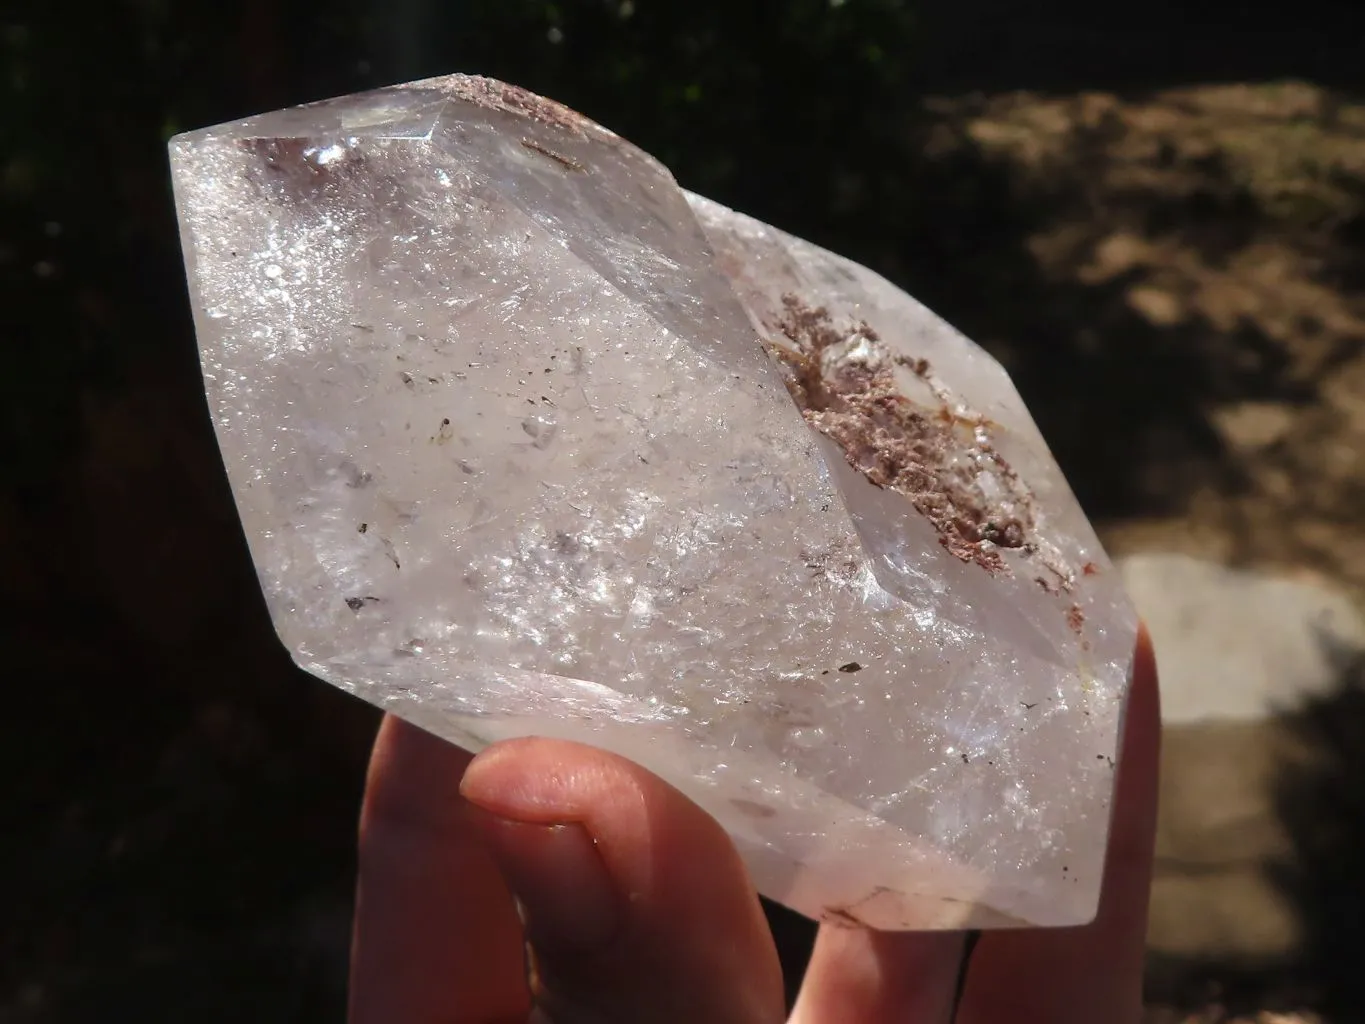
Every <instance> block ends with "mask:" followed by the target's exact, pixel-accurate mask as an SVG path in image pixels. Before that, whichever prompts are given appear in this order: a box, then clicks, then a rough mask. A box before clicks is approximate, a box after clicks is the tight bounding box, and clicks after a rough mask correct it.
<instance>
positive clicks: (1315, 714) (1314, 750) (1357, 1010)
mask: <svg viewBox="0 0 1365 1024" xmlns="http://www.w3.org/2000/svg"><path fill="white" fill-rule="evenodd" d="M1335 653H1337V654H1338V656H1339V661H1340V665H1341V682H1340V686H1339V687H1338V689H1337V691H1336V692H1335V693H1333V694H1331V695H1329V696H1327V697H1324V698H1319V699H1316V700H1313V701H1312V702H1310V703H1308V704H1307V705H1306V706H1305V708H1304V710H1303V712H1302V714H1301V715H1298V716H1296V717H1295V719H1294V721H1293V728H1294V734H1295V737H1296V739H1297V740H1298V741H1299V743H1300V744H1301V754H1300V756H1299V757H1298V758H1296V759H1295V760H1293V761H1291V762H1289V763H1288V764H1287V766H1286V770H1285V772H1284V776H1283V779H1282V782H1281V784H1280V786H1279V791H1278V801H1277V806H1278V808H1279V811H1280V815H1281V817H1282V820H1283V821H1284V824H1285V827H1286V829H1287V830H1288V832H1289V835H1290V837H1291V839H1292V843H1293V847H1292V849H1293V857H1292V860H1290V861H1288V862H1287V863H1283V864H1278V865H1274V866H1272V868H1271V871H1272V877H1273V878H1274V880H1275V882H1276V884H1277V885H1279V886H1280V887H1281V889H1282V890H1283V891H1284V892H1285V893H1286V894H1287V895H1288V897H1289V898H1290V900H1291V901H1292V903H1293V905H1294V906H1295V907H1296V908H1297V910H1298V912H1299V913H1300V914H1301V915H1302V919H1303V925H1304V929H1305V933H1306V936H1307V942H1306V949H1305V954H1306V961H1307V973H1309V974H1310V976H1311V977H1312V979H1313V981H1314V983H1315V984H1316V986H1317V989H1318V996H1319V999H1320V1005H1321V1007H1322V1010H1323V1012H1324V1014H1325V1015H1326V1016H1327V1019H1329V1020H1334V1021H1335V1020H1343V1021H1349V1020H1359V1019H1360V1015H1361V1013H1362V1009H1361V1008H1362V1007H1365V976H1363V975H1362V973H1361V970H1360V954H1361V950H1362V949H1365V876H1363V874H1362V865H1365V654H1362V653H1360V652H1351V651H1341V652H1335Z"/></svg>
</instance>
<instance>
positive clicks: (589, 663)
mask: <svg viewBox="0 0 1365 1024" xmlns="http://www.w3.org/2000/svg"><path fill="white" fill-rule="evenodd" d="M171 157H172V164H173V170H174V182H175V192H176V200H177V205H178V209H179V214H180V221H181V225H182V230H183V240H184V251H185V260H186V266H187V269H188V275H189V281H190V291H191V295H192V299H193V305H194V312H195V322H196V325H197V329H198V337H199V345H200V350H201V356H202V363H203V370H204V379H205V386H206V389H207V392H208V398H209V404H210V408H211V410H212V413H213V417H214V421H215V424H216V428H217V433H218V438H219V442H220V445H221V448H222V453H223V458H224V461H225V463H226V466H227V471H228V476H229V478H230V480H231V483H232V486H233V489H234V492H235V495H236V500H237V505H238V509H239V511H240V514H241V518H242V522H243V525H244V527H245V532H246V536H247V539H248V541H249V543H250V547H251V552H252V556H253V559H254V561H255V564H256V567H257V570H258V573H259V576H260V580H261V584H262V587H263V588H264V591H265V594H266V597H267V599H268V603H269V607H270V610H271V614H272V616H273V619H274V622H275V625H276V628H277V629H278V631H279V635H280V637H281V638H282V640H283V642H284V644H285V645H286V647H287V648H288V650H289V651H290V653H291V654H292V655H293V657H294V658H295V660H296V661H297V662H298V663H299V664H300V665H301V666H303V667H304V668H306V669H307V670H309V671H310V672H312V673H314V674H316V675H317V676H319V677H320V678H322V679H325V680H328V681H329V682H332V683H334V684H336V685H337V686H339V687H341V688H343V689H345V690H346V691H348V692H350V693H354V694H357V695H359V696H361V697H364V698H365V699H367V700H370V701H373V702H374V703H376V704H378V705H380V706H381V707H383V708H385V709H387V710H388V711H391V712H393V713H395V714H398V715H401V716H403V717H405V718H408V719H410V720H412V721H414V722H416V723H418V724H420V725H422V726H424V727H426V728H427V729H430V730H431V731H432V732H435V733H437V734H439V735H441V736H443V737H445V738H447V739H449V740H451V741H452V742H454V743H457V744H460V745H461V746H465V747H468V748H471V749H477V748H479V747H482V746H484V745H486V744H488V743H491V742H494V741H496V740H499V739H503V738H505V737H511V736H522V735H543V736H556V737H564V738H569V739H575V740H582V741H585V742H587V743H591V744H594V745H597V746H600V747H603V748H606V749H609V750H613V751H617V752H619V753H621V754H623V755H625V756H626V757H629V758H631V759H633V760H635V761H637V762H639V763H640V764H642V765H644V766H646V767H648V768H650V769H652V770H654V771H656V772H657V773H659V774H660V775H662V776H663V777H664V778H665V779H667V780H669V781H670V782H672V783H673V784H674V785H676V786H678V787H679V788H680V789H682V790H683V791H684V792H685V793H687V794H688V795H689V796H691V797H692V798H693V799H695V800H696V801H697V802H699V803H700V804H701V805H702V806H703V807H705V808H706V809H707V810H708V811H710V812H711V813H712V814H713V815H715V817H716V818H717V819H719V820H720V821H721V822H722V823H723V824H724V826H725V827H726V828H727V829H728V830H729V832H730V834H731V835H732V836H733V838H734V840H735V842H736V844H737V845H738V846H739V848H740V850H741V851H742V853H743V854H744V856H745V859H746V861H747V863H748V865H749V868H750V870H751V871H752V873H753V876H754V878H755V880H756V882H757V884H758V887H759V889H760V890H761V891H762V892H763V893H765V894H766V895H768V896H770V897H772V898H774V899H776V900H779V901H781V902H782V903H785V904H786V905H788V906H790V907H792V908H794V909H796V910H798V911H801V912H802V913H805V914H808V915H810V916H813V917H816V918H820V919H824V920H827V921H832V922H836V923H845V924H855V923H863V924H868V925H872V926H875V927H880V928H894V929H904V928H978V927H994V926H1008V925H1029V924H1036V925H1069V924H1077V923H1081V922H1084V921H1086V920H1088V919H1089V918H1090V917H1091V916H1093V914H1094V912H1095V908H1096V902H1097V898H1098V893H1099V885H1100V875H1101V865H1102V862H1103V858H1104V850H1105V842H1106V835H1107V831H1108V825H1109V816H1110V806H1111V799H1112V796H1113V788H1114V776H1115V762H1116V760H1117V757H1118V734H1119V725H1120V720H1121V717H1122V711H1123V706H1124V701H1125V696H1126V692H1127V681H1128V672H1129V665H1130V661H1131V655H1132V650H1133V644H1134V637H1135V630H1136V620H1135V617H1134V613H1133V611H1132V609H1131V607H1130V605H1129V603H1128V600H1127V598H1126V596H1125V594H1124V591H1123V589H1122V586H1121V584H1120V581H1119V579H1118V577H1117V574H1115V573H1114V572H1113V570H1112V567H1111V565H1110V562H1109V560H1108V559H1107V558H1106V556H1105V554H1104V552H1103V550H1102V549H1101V547H1100V544H1099V542H1098V541H1097V540H1096V537H1095V534H1094V531H1093V530H1092V528H1091V526H1090V524H1089V522H1088V521H1087V519H1086V517H1085V515H1084V514H1083V513H1082V511H1081V509H1080V508H1079V506H1078V505H1077V503H1076V500H1075V498H1074V497H1073V495H1072V493H1071V491H1070V489H1069V488H1068V486H1067V483H1066V480H1065V479H1064V478H1063V476H1062V474H1061V472H1060V471H1059V470H1058V468H1057V465H1056V463H1055V462H1054V461H1053V459H1052V457H1051V455H1050V454H1049V452H1048V449H1047V446H1046V445H1045V443H1044V442H1043V440H1042V438H1041V437H1040V436H1039V433H1038V431H1037V428H1036V427H1035V426H1034V424H1033V421H1032V420H1031V418H1030V417H1029V414H1028V412H1027V410H1026V409H1025V407H1024V405H1023V403H1022V402H1021V400H1020V398H1019V395H1018V393H1017V391H1016V390H1015V388H1014V386H1013V385H1012V384H1011V382H1010V380H1009V378H1008V376H1007V375H1006V374H1005V372H1004V371H1003V370H1002V369H1001V367H1000V366H999V364H997V363H996V362H995V361H994V360H993V359H992V358H991V357H990V356H988V355H987V354H986V353H985V352H983V351H982V350H981V349H980V348H978V347H977V346H976V345H975V344H973V343H972V342H971V341H969V340H967V339H966V338H964V337H963V336H962V335H961V334H959V333H957V332H956V331H955V330H953V329H952V328H951V327H950V326H948V325H947V324H946V323H944V322H943V321H942V320H941V319H939V318H938V317H936V316H935V315H934V314H932V313H931V312H929V311H928V310H927V309H925V308H924V307H923V306H921V305H919V304H918V303H917V302H915V301H914V300H913V299H912V298H910V297H909V296H908V295H906V294H905V293H904V292H902V291H900V290H898V289H897V288H895V287H894V286H893V285H891V284H890V283H888V282H887V281H885V280H884V279H882V278H880V277H878V276H877V275H876V274H874V273H872V272H871V271H868V270H866V269H864V268H863V267H860V266H858V265H856V264H854V263H851V262H849V261H848V260H845V259H842V258H840V257H838V256H835V255H833V254H832V253H829V252H826V251H824V250H821V249H819V248H816V247H815V246H813V245H810V244H808V243H806V242H803V241H801V240H799V239H796V238H793V237H791V236H790V235H786V234H784V233H782V232H780V231H778V230H776V229H774V228H772V227H768V226H767V225H764V224H761V223H759V222H757V221H754V220H751V219H749V218H747V217H745V216H742V215H740V214H738V213H734V212H732V211H730V210H727V209H725V208H724V207H721V206H719V205H717V204H715V203H712V202H710V201H708V200H705V199H702V198H700V197H697V196H693V195H689V194H687V193H685V192H684V191H682V190H681V189H680V188H679V187H678V185H677V183H676V182H675V181H674V180H673V178H672V177H671V176H670V174H669V173H668V171H667V170H666V169H665V168H663V167H662V166H661V165H660V164H659V163H658V162H657V161H655V160H654V159H652V158H651V157H649V156H648V155H647V154H645V153H643V152H641V151H640V150H639V149H637V148H635V147H634V146H632V145H630V144H629V143H628V142H625V141H624V140H622V139H621V138H619V137H617V136H616V135H614V134H612V133H611V132H609V131H607V130H605V129H604V128H601V127H599V126H598V125H596V124H594V123H592V122H590V121H588V120H587V119H585V118H583V117H581V116H580V115H578V114H576V113H574V112H572V111H570V110H568V109H566V108H564V107H562V106H560V105H558V104H556V103H553V102H551V101H548V100H545V99H542V98H540V97H538V96H534V95H531V94H529V93H527V92H524V91H522V90H520V89H517V88H515V87H512V86H509V85H505V84H502V83H499V82H494V81H490V80H487V79H480V78H473V77H466V76H460V75H454V76H450V77H446V78H439V79H432V80H429V81H423V82H416V83H413V84H410V85H406V86H400V87H396V88H390V89H383V90H379V91H376V92H370V93H365V94H361V95H356V96H348V97H342V98H340V99H334V100H329V101H326V102H322V103H316V104H312V105H309V106H306V107H300V108H296V109H291V110H284V111H278V112H275V113H271V114H265V115H262V116H260V117H254V118H250V119H248V120H245V121H241V122H238V123H235V124H228V125H222V126H219V127H216V128H210V129H206V130H203V131H196V132H191V133H188V134H185V135H181V136H178V137H177V138H175V139H174V140H173V141H172V143H171Z"/></svg>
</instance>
